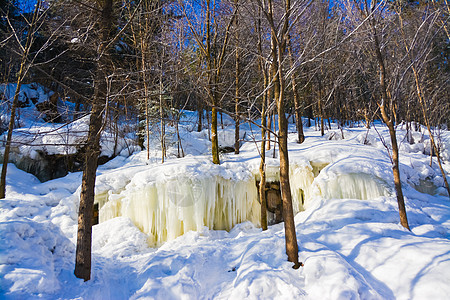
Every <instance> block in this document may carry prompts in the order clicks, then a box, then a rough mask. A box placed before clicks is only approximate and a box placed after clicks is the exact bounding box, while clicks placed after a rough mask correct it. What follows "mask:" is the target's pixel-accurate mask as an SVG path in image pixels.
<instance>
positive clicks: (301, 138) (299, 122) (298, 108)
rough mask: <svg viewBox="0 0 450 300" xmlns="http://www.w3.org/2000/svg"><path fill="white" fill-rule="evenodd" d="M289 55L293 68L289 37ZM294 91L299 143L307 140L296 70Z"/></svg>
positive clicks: (293, 77) (293, 76) (293, 84)
mask: <svg viewBox="0 0 450 300" xmlns="http://www.w3.org/2000/svg"><path fill="white" fill-rule="evenodd" d="M288 55H289V62H290V65H291V68H294V58H293V54H292V45H291V38H290V37H288ZM292 93H293V94H294V109H295V127H296V128H297V143H299V144H301V143H303V142H304V141H305V134H304V133H303V122H302V105H301V104H300V99H299V96H298V92H297V80H296V78H295V72H294V73H293V75H292Z"/></svg>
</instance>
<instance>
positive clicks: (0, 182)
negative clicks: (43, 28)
mask: <svg viewBox="0 0 450 300" xmlns="http://www.w3.org/2000/svg"><path fill="white" fill-rule="evenodd" d="M40 6H41V1H40V0H39V1H37V3H36V6H35V8H34V12H33V19H32V21H31V25H30V28H29V29H28V34H27V40H26V43H25V48H24V52H23V53H22V58H21V62H20V68H19V73H18V75H17V85H16V90H15V92H14V98H13V103H12V105H11V114H10V119H9V125H8V134H7V135H6V144H5V152H4V153H3V166H2V174H1V177H0V199H3V198H5V196H6V173H7V170H8V161H9V153H10V151H11V141H12V132H13V130H14V122H15V119H16V109H17V106H18V103H19V94H20V87H21V86H22V81H23V79H24V77H25V75H26V73H27V71H28V68H27V67H26V62H27V59H28V54H29V52H30V48H31V45H32V44H33V42H32V40H33V32H34V27H35V25H36V22H37V19H38V14H39V9H40Z"/></svg>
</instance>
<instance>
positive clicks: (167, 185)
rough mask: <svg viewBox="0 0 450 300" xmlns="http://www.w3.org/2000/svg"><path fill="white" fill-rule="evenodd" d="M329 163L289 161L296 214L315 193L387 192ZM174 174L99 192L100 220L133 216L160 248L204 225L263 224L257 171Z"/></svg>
mask: <svg viewBox="0 0 450 300" xmlns="http://www.w3.org/2000/svg"><path fill="white" fill-rule="evenodd" d="M326 166H327V164H326V163H312V164H306V165H304V164H303V165H291V170H290V183H291V184H290V185H291V193H292V199H293V209H294V213H297V212H299V211H301V210H303V207H304V205H305V203H306V202H307V201H311V199H313V198H314V197H322V198H353V199H373V198H376V197H379V196H384V195H388V190H389V189H388V188H387V185H386V184H385V183H383V181H382V180H380V179H377V178H374V177H373V176H370V175H368V174H366V175H364V174H362V175H361V174H339V175H336V174H334V173H333V172H331V171H329V170H327V171H326V172H325V171H324V172H322V173H321V172H320V171H321V169H323V168H324V167H326ZM266 173H267V182H276V181H279V167H276V166H268V167H267V169H266ZM324 173H325V174H324ZM203 175H204V176H197V177H192V176H183V175H180V176H175V177H173V178H171V179H166V180H160V181H158V180H157V181H155V182H148V183H147V184H145V185H142V184H138V185H135V184H128V185H127V186H126V187H125V189H124V190H122V191H115V192H112V191H108V192H103V193H99V194H98V195H96V202H97V203H99V207H100V212H99V218H100V222H104V221H106V220H109V219H112V218H115V217H118V216H126V217H129V218H130V219H131V220H132V221H133V223H134V224H135V225H136V226H137V227H138V228H139V229H140V230H141V231H142V232H144V233H146V234H147V235H148V236H149V240H148V242H149V244H150V245H156V246H159V245H161V244H162V243H164V242H165V241H167V240H172V239H175V238H177V237H178V236H180V235H183V234H184V233H186V232H188V231H190V230H193V231H200V230H202V229H203V227H205V226H206V227H208V228H210V229H215V230H230V229H231V228H233V226H235V225H236V224H238V223H241V222H244V221H251V222H252V223H253V224H255V225H257V226H258V225H259V224H260V203H259V199H258V191H257V187H256V181H258V180H259V174H258V172H257V171H254V172H253V175H251V176H249V177H248V178H247V179H245V180H236V179H227V178H224V177H221V176H220V175H214V176H211V175H207V176H206V175H205V174H203Z"/></svg>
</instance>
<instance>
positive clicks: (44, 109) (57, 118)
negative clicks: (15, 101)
mask: <svg viewBox="0 0 450 300" xmlns="http://www.w3.org/2000/svg"><path fill="white" fill-rule="evenodd" d="M58 98H59V95H58V93H54V94H53V95H51V96H50V98H49V99H48V100H47V101H44V102H41V103H37V104H36V109H37V110H38V111H39V112H40V113H41V114H42V118H43V119H44V121H46V122H51V123H59V122H61V121H62V118H61V114H60V113H59V112H58Z"/></svg>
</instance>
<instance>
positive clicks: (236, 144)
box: [234, 0, 240, 154]
mask: <svg viewBox="0 0 450 300" xmlns="http://www.w3.org/2000/svg"><path fill="white" fill-rule="evenodd" d="M234 5H235V6H236V10H235V11H236V17H235V19H234V22H235V40H236V41H235V42H236V45H235V50H236V57H235V76H236V77H235V85H236V87H235V100H234V113H235V115H236V116H235V128H234V153H235V154H239V144H240V143H239V120H240V117H239V96H240V95H239V84H240V82H239V76H240V51H239V29H238V26H239V20H238V0H235V1H234Z"/></svg>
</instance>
